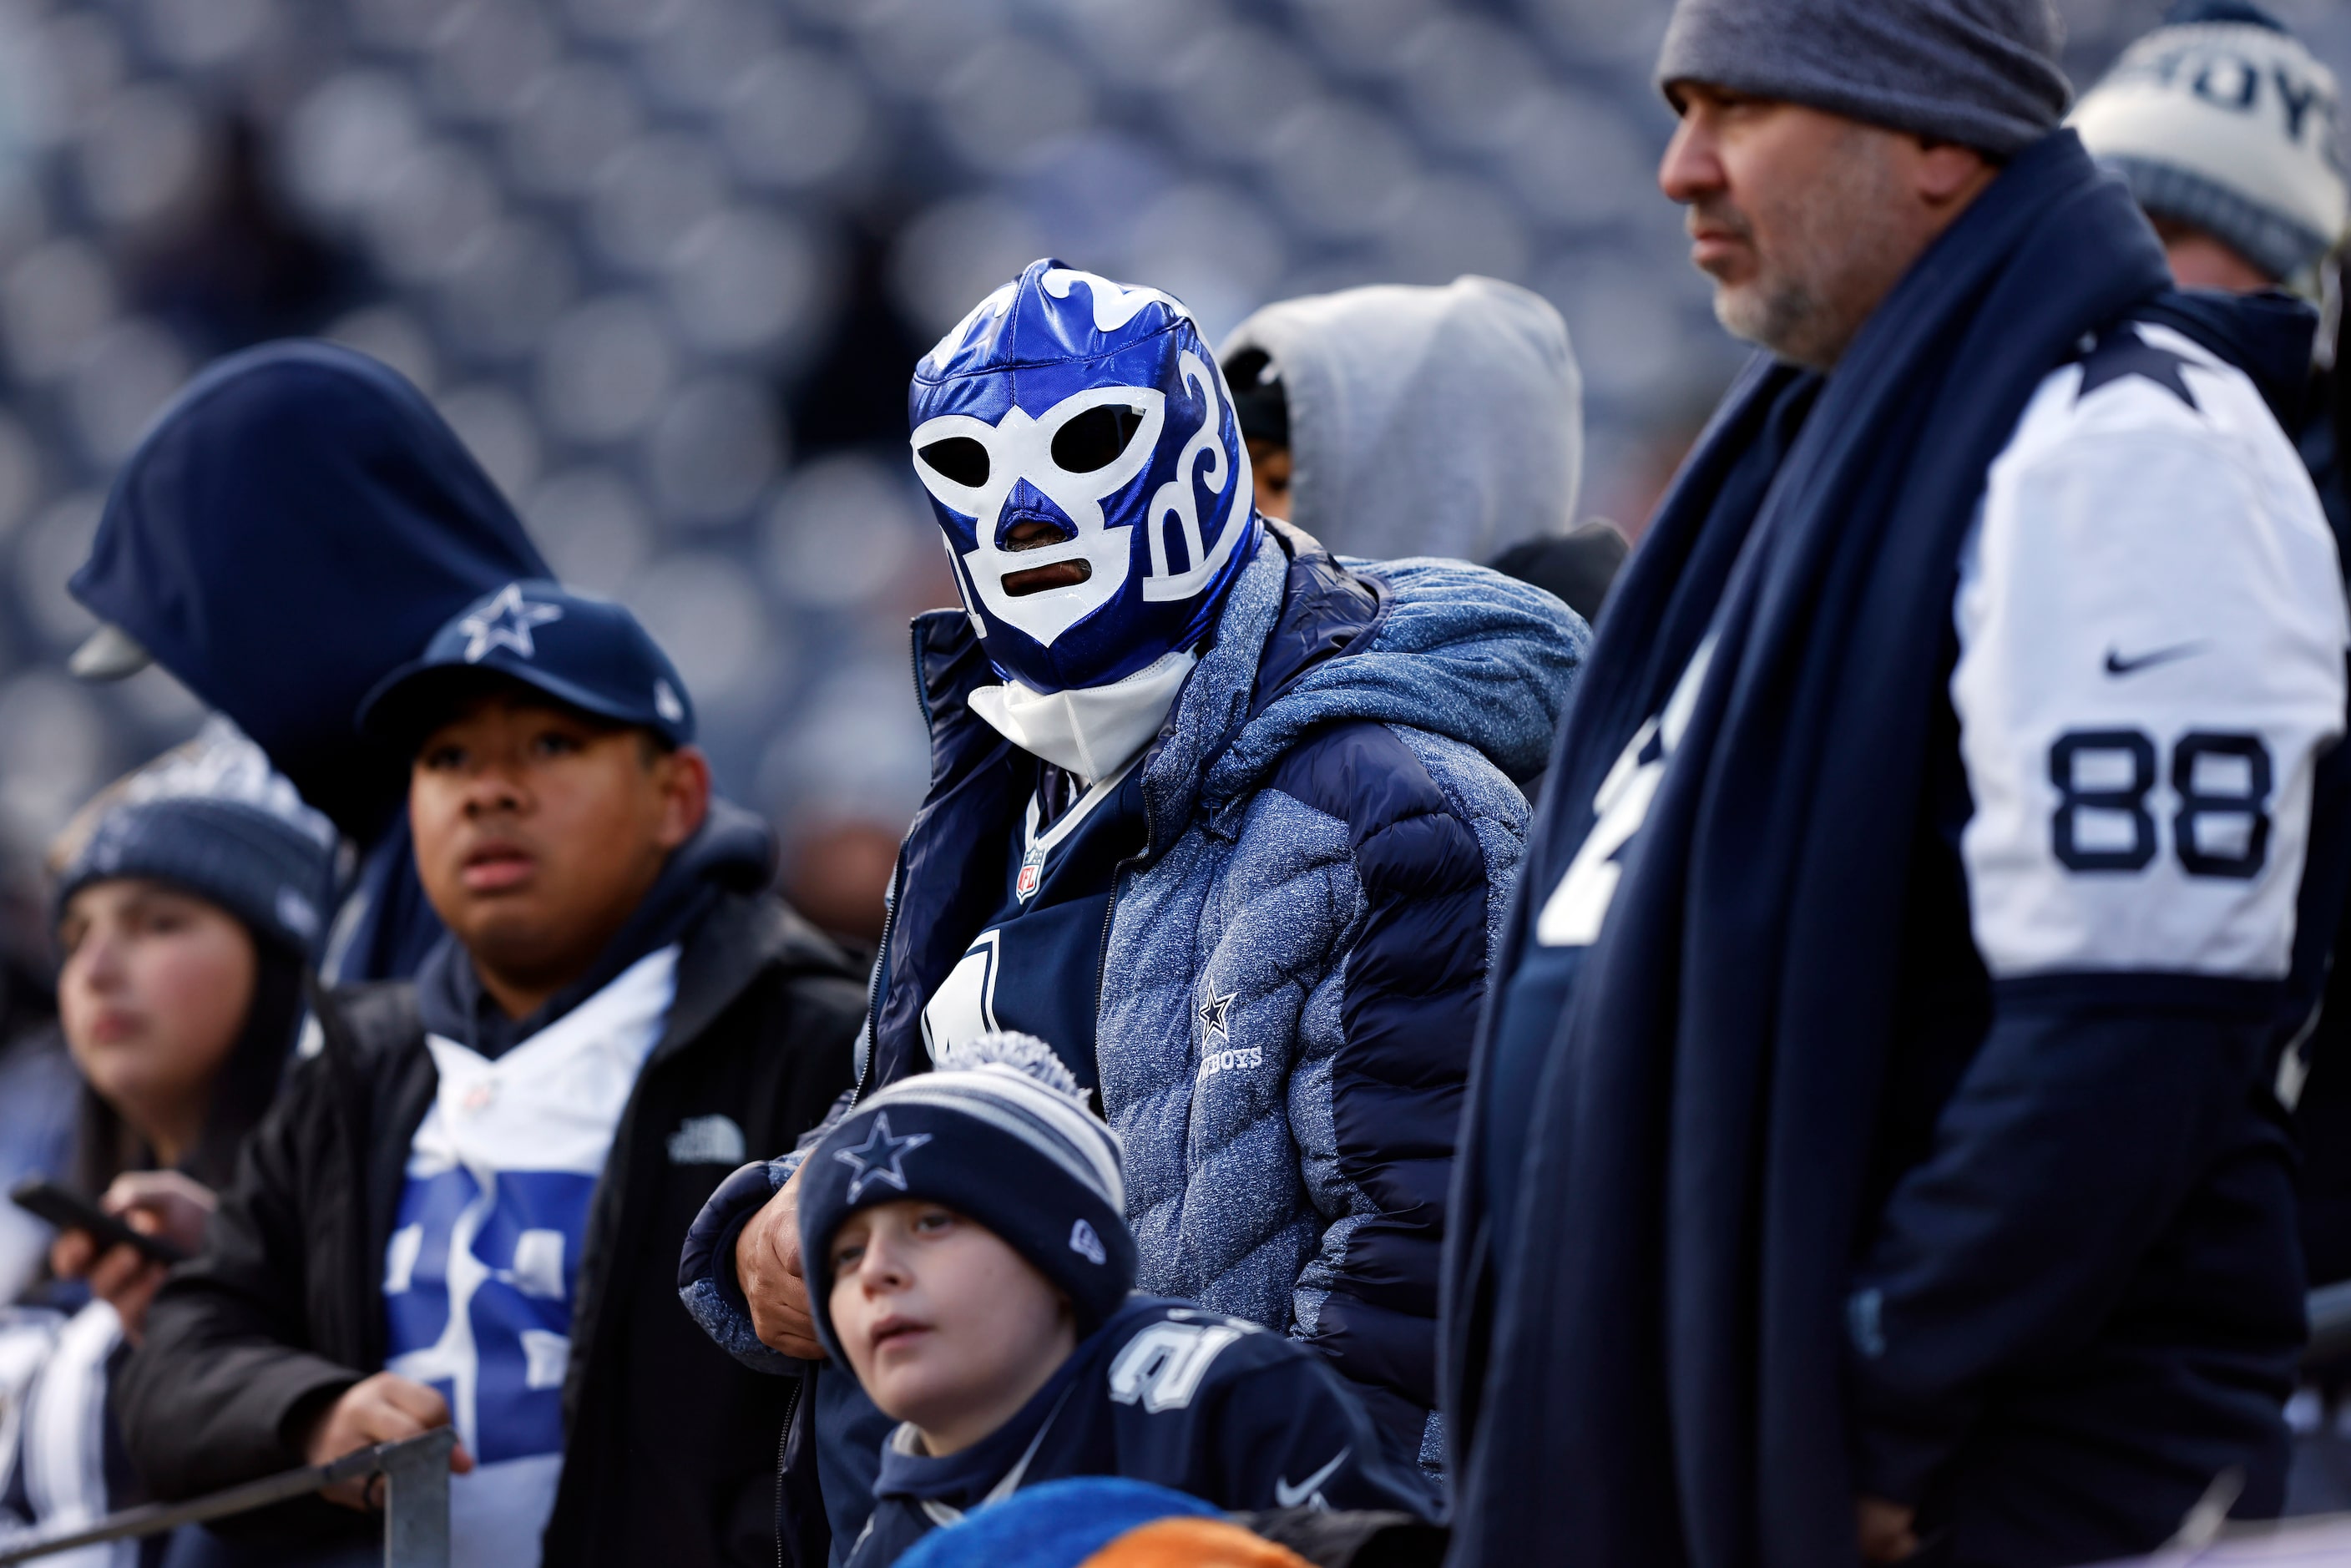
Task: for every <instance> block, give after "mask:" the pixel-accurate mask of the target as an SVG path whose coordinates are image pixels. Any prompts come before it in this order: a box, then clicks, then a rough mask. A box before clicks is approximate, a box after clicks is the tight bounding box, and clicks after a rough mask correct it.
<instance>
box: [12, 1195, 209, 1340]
mask: <svg viewBox="0 0 2351 1568" xmlns="http://www.w3.org/2000/svg"><path fill="white" fill-rule="evenodd" d="M219 1202H220V1200H219V1199H218V1198H217V1197H214V1195H213V1191H212V1189H211V1188H210V1187H207V1186H204V1185H203V1184H202V1183H200V1182H195V1181H192V1180H190V1179H189V1178H188V1177H186V1176H182V1175H181V1174H180V1173H179V1172H177V1171H134V1172H131V1173H130V1174H128V1175H125V1176H117V1177H116V1178H115V1180H114V1185H113V1186H110V1187H108V1188H107V1189H106V1193H105V1195H104V1196H103V1197H100V1198H99V1207H102V1208H104V1209H105V1210H106V1212H107V1213H109V1214H111V1215H114V1216H116V1217H117V1218H120V1219H121V1221H122V1222H123V1223H124V1224H126V1225H128V1226H130V1227H131V1229H133V1230H141V1231H145V1232H146V1233H147V1234H148V1235H150V1236H161V1237H162V1238H163V1239H165V1240H167V1241H171V1242H173V1243H175V1244H177V1245H178V1247H179V1249H180V1250H181V1251H183V1252H189V1253H194V1252H201V1251H203V1250H204V1226H205V1224H206V1222H207V1221H209V1220H210V1219H211V1218H212V1214H213V1209H214V1207H216V1206H217V1205H218V1203H219ZM49 1271H50V1272H52V1273H54V1274H55V1275H57V1278H58V1279H60V1280H79V1279H88V1280H89V1289H90V1293H91V1294H92V1295H94V1296H96V1297H98V1298H99V1300H100V1301H105V1302H106V1303H107V1304H108V1305H110V1306H111V1307H112V1308H113V1309H114V1311H115V1315H116V1316H118V1317H120V1319H121V1320H122V1333H123V1337H124V1338H126V1339H128V1340H129V1341H130V1342H131V1343H132V1344H133V1345H134V1346H135V1345H138V1344H140V1343H143V1342H144V1340H145V1339H146V1337H147V1304H148V1303H149V1302H150V1301H153V1300H154V1299H155V1292H156V1291H159V1290H161V1289H162V1286H163V1276H164V1275H165V1274H166V1273H168V1272H170V1270H168V1269H166V1268H165V1267H164V1265H162V1264H161V1263H158V1262H155V1261H154V1260H152V1259H150V1258H148V1257H147V1256H146V1254H144V1253H142V1252H141V1251H139V1250H138V1249H135V1248H132V1247H127V1246H125V1247H110V1248H107V1249H103V1250H101V1249H99V1244H98V1242H97V1241H96V1240H95V1239H93V1238H92V1237H91V1236H90V1234H89V1232H88V1231H86V1230H68V1231H66V1232H65V1233H64V1234H63V1235H61V1236H59V1237H58V1238H57V1242H56V1244H55V1245H54V1246H52V1247H51V1248H50V1249H49Z"/></svg>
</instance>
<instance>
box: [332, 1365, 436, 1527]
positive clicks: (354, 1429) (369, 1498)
mask: <svg viewBox="0 0 2351 1568" xmlns="http://www.w3.org/2000/svg"><path fill="white" fill-rule="evenodd" d="M448 1424H449V1402H448V1401H447V1400H445V1399H444V1398H442V1397H441V1396H440V1394H439V1393H438V1392H437V1391H436V1390H434V1389H431V1388H427V1387H426V1386H424V1385H423V1384H422V1383H416V1382H413V1381H411V1380H410V1379H408V1378H405V1377H402V1376H400V1375H398V1374H396V1373H390V1372H379V1373H377V1374H376V1375H374V1376H373V1377H366V1378H361V1379H360V1381H359V1382H357V1383H354V1384H352V1385H350V1387H349V1388H346V1389H344V1390H343V1392H342V1396H341V1397H340V1398H338V1399H337V1400H336V1401H335V1402H334V1403H333V1404H332V1405H329V1406H327V1408H326V1409H325V1410H324V1411H323V1412H321V1413H320V1415H319V1419H318V1421H317V1422H316V1423H315V1424H314V1425H313V1426H312V1427H310V1435H309V1437H308V1439H307V1440H305V1441H304V1443H303V1445H302V1457H303V1458H305V1459H306V1460H308V1462H309V1463H311V1464H314V1465H323V1464H327V1463H329V1462H331V1461H333V1460H336V1459H340V1458H342V1457H343V1456H344V1455H345V1454H352V1453H357V1452H358V1451H359V1450H360V1449H361V1448H373V1447H375V1446H376V1445H377V1444H378V1443H397V1442H399V1441H401V1440H402V1439H403V1438H407V1437H420V1436H422V1435H423V1434H424V1433H425V1432H428V1431H431V1430H432V1429H433V1428H434V1427H446V1426H447V1425H448ZM473 1468H474V1456H473V1455H471V1454H469V1453H467V1452H465V1444H463V1443H459V1444H458V1445H457V1446H456V1447H455V1448H451V1449H450V1450H449V1469H450V1470H451V1471H452V1472H453V1473H455V1474H456V1475H461V1476H462V1475H464V1474H465V1472H466V1471H468V1470H470V1469H473ZM382 1480H383V1478H382V1477H381V1476H368V1477H364V1478H362V1479H359V1480H350V1481H340V1482H338V1483H337V1484H335V1485H334V1486H330V1487H329V1488H327V1489H326V1490H324V1491H322V1492H320V1493H319V1496H320V1497H323V1498H325V1499H326V1500H328V1501H329V1502H339V1503H340V1504H342V1505H343V1506H344V1507H345V1508H356V1509H369V1508H373V1507H375V1506H376V1504H377V1503H378V1502H379V1501H380V1500H381V1492H380V1491H379V1490H377V1489H378V1487H379V1486H380V1485H381V1482H382Z"/></svg>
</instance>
